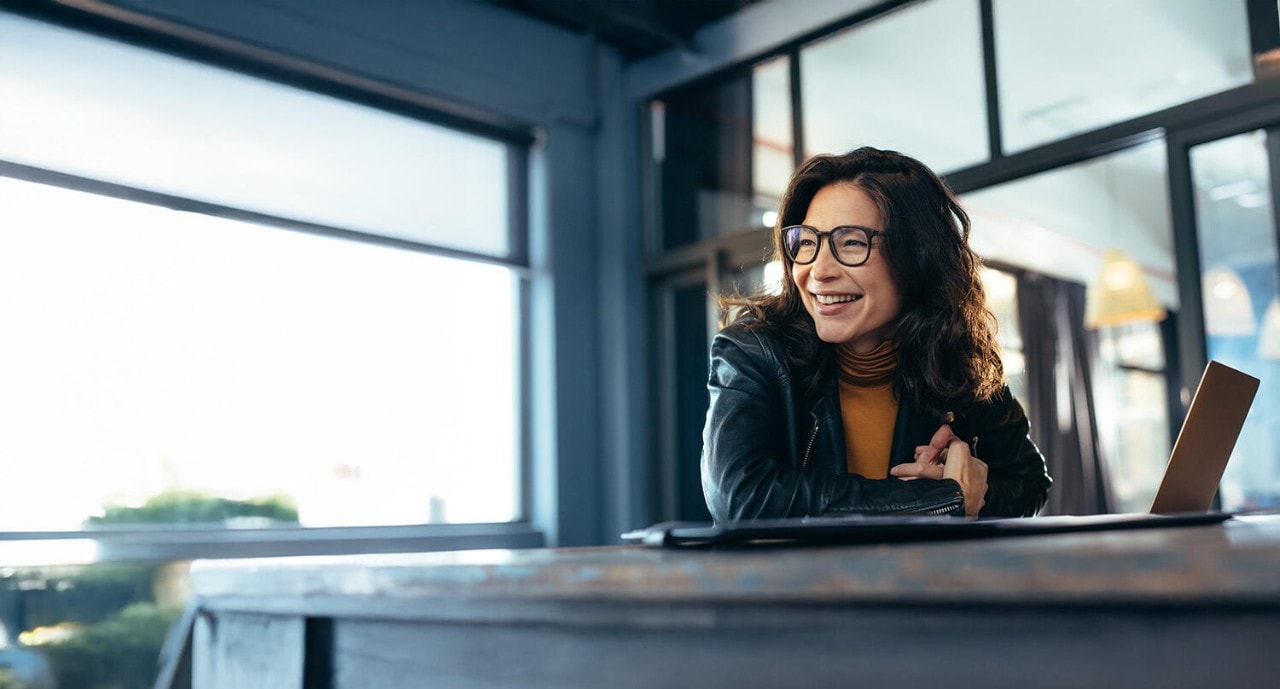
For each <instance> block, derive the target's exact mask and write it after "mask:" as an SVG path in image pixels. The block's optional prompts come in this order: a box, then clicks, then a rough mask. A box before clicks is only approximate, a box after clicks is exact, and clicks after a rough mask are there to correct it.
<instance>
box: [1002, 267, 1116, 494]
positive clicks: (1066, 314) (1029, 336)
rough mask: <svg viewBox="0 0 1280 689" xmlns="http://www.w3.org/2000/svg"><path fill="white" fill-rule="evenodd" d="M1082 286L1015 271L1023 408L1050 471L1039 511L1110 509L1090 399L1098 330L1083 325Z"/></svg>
mask: <svg viewBox="0 0 1280 689" xmlns="http://www.w3.org/2000/svg"><path fill="white" fill-rule="evenodd" d="M1084 300H1085V287H1084V285H1082V284H1080V283H1077V282H1069V281H1065V280H1058V279H1055V278H1051V277H1048V276H1045V275H1038V274H1036V273H1030V272H1027V273H1023V274H1021V275H1020V276H1019V277H1018V321H1019V323H1020V325H1021V329H1022V342H1023V353H1024V355H1025V356H1026V365H1027V399H1026V400H1023V403H1024V405H1025V406H1026V407H1027V415H1028V417H1029V418H1030V420H1031V438H1032V439H1033V440H1035V442H1036V444H1037V445H1039V447H1040V451H1041V452H1043V453H1044V456H1045V460H1046V461H1047V462H1048V465H1049V475H1050V476H1052V477H1053V487H1052V488H1051V489H1050V490H1049V502H1048V503H1047V504H1046V505H1045V507H1044V509H1043V510H1041V512H1040V513H1041V514H1104V513H1107V512H1109V511H1110V510H1111V500H1110V495H1109V491H1108V489H1107V476H1106V471H1105V467H1104V464H1103V461H1102V453H1101V451H1100V446H1099V442H1098V431H1097V414H1096V413H1095V411H1094V399H1093V361H1094V360H1095V359H1096V355H1097V350H1098V346H1097V337H1096V333H1093V332H1091V331H1087V330H1085V327H1084Z"/></svg>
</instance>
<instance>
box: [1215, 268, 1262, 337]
mask: <svg viewBox="0 0 1280 689" xmlns="http://www.w3.org/2000/svg"><path fill="white" fill-rule="evenodd" d="M1201 289H1202V292H1201V294H1202V295H1203V298H1204V329H1205V332H1207V333H1209V334H1210V335H1252V334H1253V333H1255V332H1257V330H1258V321H1257V319H1255V318H1254V316H1253V300H1252V299H1250V298H1249V288H1247V287H1245V285H1244V280H1242V279H1240V273H1237V272H1236V271H1234V270H1232V269H1230V268H1212V269H1210V270H1207V271H1205V273H1204V277H1203V279H1202V285H1201Z"/></svg>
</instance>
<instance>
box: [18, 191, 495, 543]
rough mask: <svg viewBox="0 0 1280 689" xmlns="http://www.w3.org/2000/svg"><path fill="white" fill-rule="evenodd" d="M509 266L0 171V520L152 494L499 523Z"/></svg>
mask: <svg viewBox="0 0 1280 689" xmlns="http://www.w3.org/2000/svg"><path fill="white" fill-rule="evenodd" d="M518 289H519V285H518V278H517V277H516V276H515V274H514V273H513V272H512V271H510V270H509V269H506V268H503V267H496V266H488V265H482V264H476V263H468V262H462V261H456V260H451V259H445V258H439V257H434V256H429V255H425V254H421V253H417V252H411V251H404V250H398V249H391V248H386V247H381V246H375V245H370V244H364V243H359V242H352V241H346V240H340V239H333V238H328V237H320V236H315V235H309V234H303V233H298V232H291V231H286V230H280V229H276V228H269V227H261V226H256V225H250V224H246V223H240V222H234V221H229V220H225V219H220V218H213V217H208V216H202V215H195V214H190V213H182V212H177V211H171V210H168V209H163V208H158V207H154V206H149V205H144V204H138V203H132V202H126V201H120V200H116V199H110V198H105V197H99V196H94V195H89V194H84V193H79V192H74V191H68V190H65V189H60V188H55V187H47V186H42V185H37V184H32V183H28V182H21V181H16V180H11V179H4V178H0V323H3V324H4V330H5V336H4V337H3V338H0V418H3V419H4V420H5V421H4V424H3V426H0V462H3V464H4V466H5V467H6V478H5V480H4V481H2V482H0V530H19V529H73V528H78V527H80V526H81V525H82V523H83V521H84V520H85V519H86V517H89V516H90V515H95V514H100V513H101V512H102V510H103V509H104V506H105V505H110V504H116V505H137V504H140V503H142V502H143V501H144V500H145V499H147V498H148V497H149V496H152V495H155V494H158V493H161V492H164V491H170V490H193V491H199V492H203V493H208V494H214V495H219V496H224V497H228V498H234V499H254V498H260V497H264V496H271V495H285V496H287V497H288V498H289V499H291V500H292V501H293V502H295V503H296V505H297V509H298V516H299V520H300V522H301V523H302V524H303V525H306V526H319V525H373V524H400V523H423V522H428V521H450V522H465V521H506V520H510V519H512V518H514V517H515V516H516V515H517V503H516V495H517V492H518V491H517V488H516V479H517V477H516V472H515V465H516V462H515V460H514V458H515V457H516V449H515V448H516V444H517V443H516V438H515V418H516V409H517V395H516V368H515V366H516V364H515V361H516V355H515V352H516V351H517V347H516V344H517V343H516V331H515V315H514V314H515V313H516V304H517V303H518V301H517V292H518Z"/></svg>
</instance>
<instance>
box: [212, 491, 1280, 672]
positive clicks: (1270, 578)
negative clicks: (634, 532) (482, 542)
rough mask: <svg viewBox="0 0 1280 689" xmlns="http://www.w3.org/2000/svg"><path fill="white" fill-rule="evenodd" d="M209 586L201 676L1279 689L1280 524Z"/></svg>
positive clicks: (508, 563) (225, 569)
mask: <svg viewBox="0 0 1280 689" xmlns="http://www.w3.org/2000/svg"><path fill="white" fill-rule="evenodd" d="M192 583H193V589H194V593H195V595H196V599H197V600H198V601H199V605H200V607H201V614H200V616H199V618H198V619H199V621H198V624H197V627H196V634H195V643H194V651H195V673H194V675H195V684H196V687H197V688H198V689H203V688H204V687H212V686H218V687H221V686H228V687H230V686H236V687H245V688H247V687H252V686H271V687H283V686H294V685H296V686H299V687H302V686H309V687H310V686H321V687H330V688H335V687H344V688H345V687H365V686H369V687H373V686H384V687H385V686H417V685H418V684H419V683H420V684H421V685H423V686H426V685H429V684H431V681H440V682H443V684H442V686H460V687H473V686H474V687H480V686H484V687H489V686H520V687H541V686H546V687H553V686H554V687H566V686H583V687H587V686H610V687H632V686H634V687H649V686H693V685H705V686H735V687H741V686H813V685H814V684H816V683H821V682H837V683H841V682H846V683H847V682H848V681H849V680H852V679H855V678H856V679H858V680H859V682H858V683H862V684H866V685H869V686H914V685H919V684H921V683H926V682H932V683H936V682H937V681H939V680H941V679H945V682H946V683H947V684H948V685H949V686H961V687H964V686H974V687H977V686H992V685H1000V684H1003V683H1010V684H1011V683H1014V682H1025V681H1026V680H1028V679H1034V680H1035V681H1034V682H1033V683H1034V684H1036V685H1037V686H1083V685H1089V684H1099V683H1102V684H1108V685H1111V686H1153V685H1162V686H1205V685H1219V686H1226V685H1233V686H1254V685H1262V686H1268V685H1269V686H1276V685H1278V684H1280V653H1277V652H1276V651H1275V644H1276V643H1277V642H1280V516H1256V517H1244V518H1236V519H1233V520H1230V521H1229V522H1227V523H1225V524H1222V525H1212V526H1195V527H1181V528H1170V529H1150V530H1134V531H1115V532H1092V533H1077V534H1056V535H1043V536H1019V537H1011V538H1001V539H982V540H969V541H945V542H932V543H929V542H926V543H910V544H896V545H889V544H882V545H859V546H820V547H796V546H771V547H770V546H766V547H759V546H757V547H736V548H720V549H682V550H664V549H653V548H647V547H641V546H617V547H603V548H563V549H540V550H512V551H505V550H490V551H461V552H443V553H421V554H403V555H370V556H351V557H315V558H311V557H295V558H279V559H253V560H236V561H203V562H198V563H196V564H195V565H194V566H193V568H192ZM280 672H283V673H284V674H283V675H282V674H280ZM264 681H265V682H269V683H262V682H264ZM406 682H407V683H406Z"/></svg>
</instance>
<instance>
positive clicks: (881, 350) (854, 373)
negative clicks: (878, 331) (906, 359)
mask: <svg viewBox="0 0 1280 689" xmlns="http://www.w3.org/2000/svg"><path fill="white" fill-rule="evenodd" d="M836 357H837V359H838V360H839V362H840V381H841V382H843V383H847V384H850V385H858V386H864V387H865V386H875V385H882V384H884V383H886V382H888V381H890V380H892V379H893V372H894V371H896V370H897V368H898V342H897V340H885V341H884V342H881V343H880V346H878V347H876V348H875V349H873V350H871V351H870V352H867V353H866V354H859V353H858V352H855V351H853V348H852V347H847V346H843V345H842V346H839V347H836Z"/></svg>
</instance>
